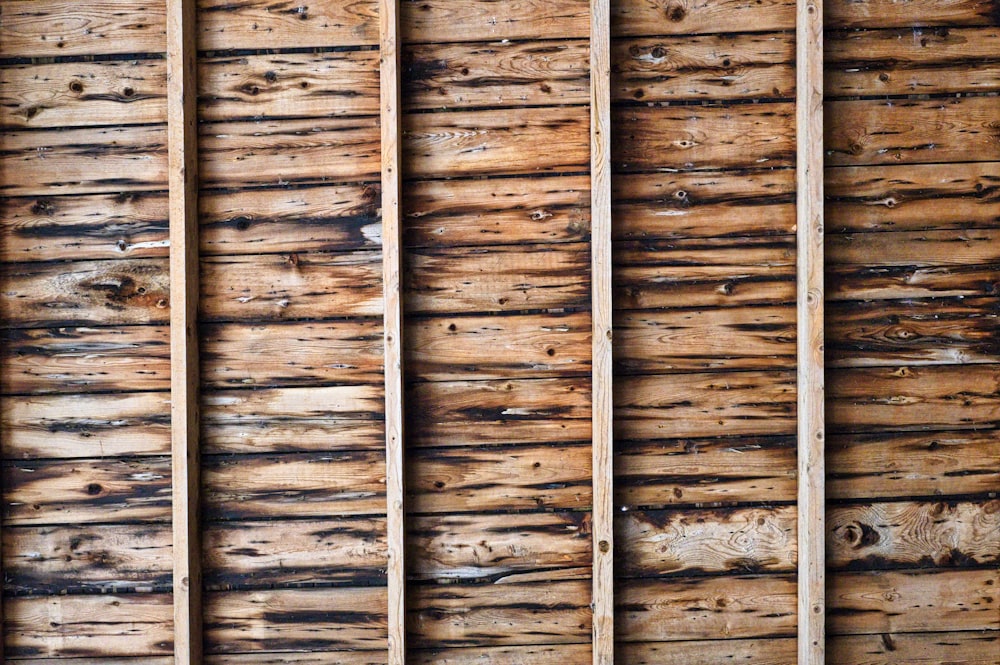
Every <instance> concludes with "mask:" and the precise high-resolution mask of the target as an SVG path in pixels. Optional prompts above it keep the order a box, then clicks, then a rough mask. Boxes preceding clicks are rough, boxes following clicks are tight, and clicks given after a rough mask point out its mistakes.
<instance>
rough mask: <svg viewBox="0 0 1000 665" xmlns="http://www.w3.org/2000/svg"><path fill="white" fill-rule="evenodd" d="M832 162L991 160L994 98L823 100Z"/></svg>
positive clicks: (998, 108)
mask: <svg viewBox="0 0 1000 665" xmlns="http://www.w3.org/2000/svg"><path fill="white" fill-rule="evenodd" d="M824 108H825V112H826V123H825V128H826V136H825V139H824V149H825V151H826V157H827V163H828V164H829V165H830V166H862V165H866V164H920V163H937V162H961V161H995V160H997V158H998V157H1000V148H998V146H997V130H996V127H997V124H998V123H1000V105H998V104H997V103H996V98H995V97H960V98H959V97H949V98H947V99H933V100H893V101H882V100H852V101H832V102H829V103H827V104H826V105H825V107H824Z"/></svg>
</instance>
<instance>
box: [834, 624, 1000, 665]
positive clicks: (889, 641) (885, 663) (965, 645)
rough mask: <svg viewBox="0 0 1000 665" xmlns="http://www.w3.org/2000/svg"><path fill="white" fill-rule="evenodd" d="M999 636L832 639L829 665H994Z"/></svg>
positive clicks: (968, 634) (907, 635)
mask: <svg viewBox="0 0 1000 665" xmlns="http://www.w3.org/2000/svg"><path fill="white" fill-rule="evenodd" d="M998 647H1000V636H998V634H997V632H996V631H975V632H951V633H934V632H926V633H881V634H875V635H850V636H845V637H833V638H831V639H830V640H829V642H828V647H827V662H828V663H830V665H904V664H905V665H937V664H938V663H944V662H947V663H954V665H993V664H994V663H996V656H995V655H994V654H995V653H996V650H997V648H998Z"/></svg>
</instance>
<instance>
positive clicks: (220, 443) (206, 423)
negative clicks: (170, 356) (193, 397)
mask: <svg viewBox="0 0 1000 665" xmlns="http://www.w3.org/2000/svg"><path fill="white" fill-rule="evenodd" d="M382 411H383V405H382V389H381V387H380V386H374V385H367V386H324V387H298V388H271V389H251V390H226V391H210V392H209V391H206V392H204V393H203V394H202V439H201V444H202V450H203V451H204V452H205V453H208V454H213V453H216V454H218V453H270V452H292V451H300V452H304V451H330V450H341V451H343V450H380V449H383V448H384V447H385V441H384V430H383V423H382V420H381V415H382Z"/></svg>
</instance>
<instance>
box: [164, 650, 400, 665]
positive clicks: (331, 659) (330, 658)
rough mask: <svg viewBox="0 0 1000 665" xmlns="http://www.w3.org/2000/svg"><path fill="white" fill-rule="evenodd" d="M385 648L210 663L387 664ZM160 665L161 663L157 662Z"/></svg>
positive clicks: (221, 658) (215, 657)
mask: <svg viewBox="0 0 1000 665" xmlns="http://www.w3.org/2000/svg"><path fill="white" fill-rule="evenodd" d="M387 655H388V652H387V651H386V649H385V648H380V649H376V650H373V651H369V650H357V651H313V652H300V653H295V652H291V651H289V652H284V653H282V652H277V653H273V652H272V653H236V654H209V655H207V656H206V657H205V662H206V663H208V664H209V665H329V664H330V663H335V664H336V665H387V663H388V659H387V658H386V656H387ZM156 665H159V664H156Z"/></svg>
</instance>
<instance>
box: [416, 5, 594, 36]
mask: <svg viewBox="0 0 1000 665" xmlns="http://www.w3.org/2000/svg"><path fill="white" fill-rule="evenodd" d="M400 9H401V18H402V22H401V28H402V37H403V40H404V41H405V42H406V43H407V44H415V43H420V42H469V41H473V42H477V41H500V40H504V39H509V40H512V41H513V40H527V39H537V38H538V37H539V35H556V34H557V35H559V36H560V37H566V38H577V39H584V38H586V37H587V22H588V13H587V5H586V3H584V2H580V0H512V1H509V2H504V3H503V4H501V5H497V3H495V2H492V1H491V0H466V1H465V2H454V1H453V0H422V1H420V2H416V1H414V0H405V2H402V3H401V7H400Z"/></svg>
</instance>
